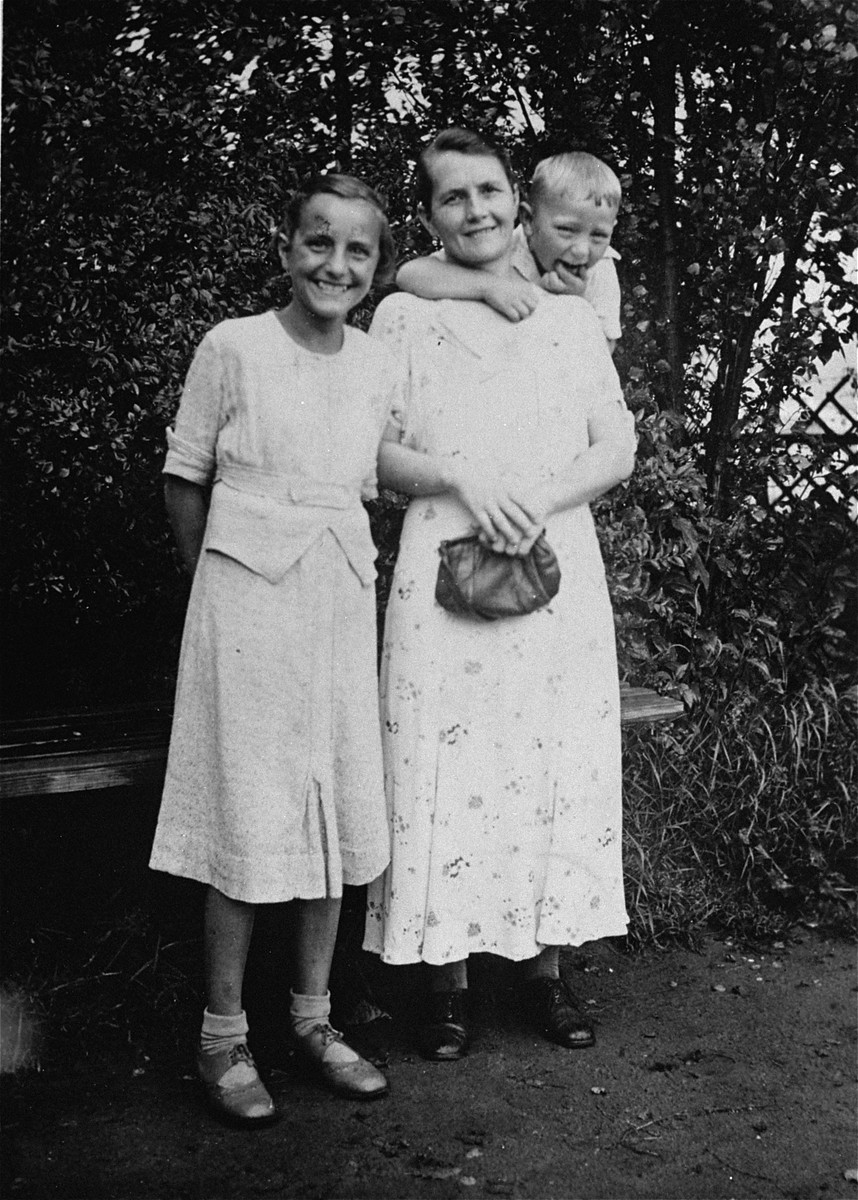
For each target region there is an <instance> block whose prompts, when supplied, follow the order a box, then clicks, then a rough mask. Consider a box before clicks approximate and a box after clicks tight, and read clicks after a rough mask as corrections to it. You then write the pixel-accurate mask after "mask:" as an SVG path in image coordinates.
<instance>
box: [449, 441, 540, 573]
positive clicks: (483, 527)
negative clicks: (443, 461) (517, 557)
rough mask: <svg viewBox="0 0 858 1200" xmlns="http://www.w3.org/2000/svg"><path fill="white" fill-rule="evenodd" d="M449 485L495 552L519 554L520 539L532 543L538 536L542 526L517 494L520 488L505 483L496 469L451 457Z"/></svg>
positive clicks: (521, 541)
mask: <svg viewBox="0 0 858 1200" xmlns="http://www.w3.org/2000/svg"><path fill="white" fill-rule="evenodd" d="M449 486H450V490H451V491H452V492H454V493H455V495H457V496H458V498H459V499H460V500H461V502H462V503H463V504H464V505H465V507H466V508H467V509H468V510H469V512H470V513H471V514H472V516H473V518H474V521H475V522H476V525H477V529H478V531H479V533H480V534H481V536H482V538H483V540H484V542H485V543H486V545H489V546H491V547H492V549H493V550H496V551H497V552H498V553H504V554H518V553H520V552H521V551H520V550H519V549H518V547H519V546H521V545H522V543H523V542H525V541H527V540H530V544H531V545H532V544H533V541H535V539H536V538H537V537H538V536H539V532H540V530H541V528H542V526H541V525H540V524H538V523H537V521H536V520H534V516H533V514H531V513H530V512H529V511H528V508H527V506H526V503H525V502H524V501H523V499H522V498H520V496H519V495H517V493H520V491H521V489H520V488H517V487H515V485H513V484H510V483H508V482H506V481H505V480H504V478H503V476H502V475H501V474H500V473H499V472H497V471H494V470H492V469H491V468H487V467H484V466H480V465H477V464H474V463H472V462H469V461H467V460H464V459H454V460H453V461H452V463H451V465H450V471H449ZM538 516H539V514H538V513H537V517H538Z"/></svg>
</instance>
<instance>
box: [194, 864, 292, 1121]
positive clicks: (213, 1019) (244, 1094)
mask: <svg viewBox="0 0 858 1200" xmlns="http://www.w3.org/2000/svg"><path fill="white" fill-rule="evenodd" d="M255 914H256V908H255V906H254V905H253V904H246V903H245V902H244V901H242V900H233V899H232V898H231V897H229V896H225V895H224V894H223V892H219V891H218V890H217V888H213V887H210V888H209V889H208V892H207V893H206V907H205V917H204V941H205V970H206V1010H205V1012H204V1013H203V1027H202V1031H201V1033H200V1047H199V1054H198V1056H197V1066H198V1070H199V1074H200V1078H201V1079H202V1081H203V1084H204V1086H205V1089H206V1093H207V1095H208V1099H209V1103H210V1104H211V1106H212V1107H213V1108H214V1110H215V1111H216V1112H217V1113H218V1114H219V1115H220V1116H221V1117H225V1118H226V1119H228V1120H230V1121H232V1122H235V1123H238V1124H242V1125H259V1124H267V1123H269V1122H270V1121H273V1120H275V1119H276V1117H277V1111H276V1109H275V1107H274V1101H273V1100H272V1099H271V1097H270V1095H269V1094H268V1092H267V1090H266V1088H265V1087H264V1085H263V1083H262V1080H261V1079H260V1078H259V1073H258V1071H257V1070H256V1064H255V1063H254V1061H253V1057H252V1055H251V1053H250V1051H249V1050H248V1048H247V1017H246V1016H245V1013H244V1009H243V1008H242V999H241V991H242V984H243V982H244V967H245V963H246V962H247V951H248V949H249V947H250V937H251V934H252V933H253V919H254V916H255Z"/></svg>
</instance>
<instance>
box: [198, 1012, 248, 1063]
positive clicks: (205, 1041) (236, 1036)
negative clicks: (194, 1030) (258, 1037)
mask: <svg viewBox="0 0 858 1200" xmlns="http://www.w3.org/2000/svg"><path fill="white" fill-rule="evenodd" d="M246 1041H247V1014H246V1013H245V1012H244V1010H243V1009H242V1011H241V1012H240V1013H226V1014H223V1013H212V1012H209V1010H208V1009H205V1010H204V1011H203V1027H202V1030H201V1032H200V1050H201V1052H202V1053H203V1054H218V1053H219V1052H220V1051H221V1050H228V1049H229V1048H230V1047H231V1046H237V1045H239V1043H240V1042H246Z"/></svg>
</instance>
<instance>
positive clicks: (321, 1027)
mask: <svg viewBox="0 0 858 1200" xmlns="http://www.w3.org/2000/svg"><path fill="white" fill-rule="evenodd" d="M296 905H297V909H298V914H297V927H296V939H295V940H296V945H295V982H296V984H297V987H296V989H295V991H293V992H292V1005H291V1008H290V1012H289V1015H290V1019H291V1022H292V1030H293V1032H294V1034H295V1037H296V1039H297V1042H298V1046H299V1048H300V1049H301V1051H302V1052H303V1054H304V1056H305V1057H306V1059H307V1060H308V1061H309V1062H310V1063H312V1065H313V1066H314V1067H315V1069H316V1070H318V1071H319V1073H320V1074H321V1076H322V1078H323V1079H324V1080H325V1082H326V1083H328V1084H329V1085H330V1087H331V1088H333V1090H334V1091H336V1092H339V1093H340V1094H341V1095H344V1096H349V1097H350V1098H352V1099H357V1100H371V1099H375V1098H376V1097H377V1096H383V1095H384V1094H385V1092H386V1091H387V1080H386V1079H385V1077H384V1075H382V1073H381V1071H378V1070H377V1069H376V1068H375V1067H374V1066H373V1065H372V1064H371V1063H368V1062H367V1061H366V1059H363V1058H361V1056H360V1055H359V1054H357V1053H356V1052H355V1051H354V1050H352V1048H351V1046H348V1045H346V1043H345V1042H344V1041H343V1037H342V1034H341V1033H338V1032H337V1030H336V1029H334V1028H333V1026H332V1025H331V1021H330V1016H331V993H330V992H329V990H328V980H329V978H330V973H331V960H332V959H333V956H334V944H335V943H336V940H337V925H338V922H339V917H340V900H339V899H333V898H330V897H329V898H327V899H324V900H298V901H296Z"/></svg>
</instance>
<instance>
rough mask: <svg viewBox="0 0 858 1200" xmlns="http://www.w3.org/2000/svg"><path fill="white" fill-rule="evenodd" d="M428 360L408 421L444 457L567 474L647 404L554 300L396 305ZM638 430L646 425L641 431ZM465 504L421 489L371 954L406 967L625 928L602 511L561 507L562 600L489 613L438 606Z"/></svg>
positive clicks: (404, 353) (396, 665)
mask: <svg viewBox="0 0 858 1200" xmlns="http://www.w3.org/2000/svg"><path fill="white" fill-rule="evenodd" d="M370 332H371V333H372V334H373V335H374V336H376V337H379V338H381V339H382V340H383V341H385V342H387V343H388V344H389V345H391V346H392V347H393V348H394V349H395V350H396V352H397V353H398V355H399V356H400V358H401V359H402V360H404V365H406V367H407V372H408V385H407V389H406V391H407V396H406V400H405V402H404V403H403V406H402V409H401V411H399V412H398V414H397V417H396V423H397V425H398V427H399V436H400V438H401V440H403V442H405V443H406V444H408V445H409V446H411V447H412V448H414V449H417V450H422V451H425V452H429V453H437V454H446V455H453V454H457V453H466V454H467V455H468V456H469V457H470V458H472V459H474V458H480V457H483V458H485V459H486V460H488V461H491V462H493V463H494V464H496V465H499V466H501V467H504V468H505V469H507V470H509V471H511V472H513V473H516V472H517V473H520V475H521V476H522V477H523V478H524V479H527V480H529V481H531V482H532V481H536V480H542V479H548V478H551V477H553V476H556V475H558V474H559V473H561V472H562V471H563V469H564V467H565V466H568V464H569V463H570V462H571V461H572V460H573V459H574V458H575V457H576V456H577V455H578V454H580V453H581V452H582V451H584V450H585V449H586V448H587V446H588V445H589V436H588V426H587V421H588V417H589V416H590V414H591V413H592V412H593V411H594V410H595V409H597V408H598V407H599V406H602V405H607V406H611V405H620V406H622V407H623V409H624V411H625V406H624V403H623V398H622V392H621V389H620V385H619V381H618V379H617V375H616V371H615V370H614V367H613V364H612V362H611V358H610V354H609V353H608V350H607V346H606V343H605V338H604V335H603V333H602V332H601V329H600V327H599V323H598V320H597V318H596V317H595V315H594V313H593V312H592V309H591V308H590V307H589V305H588V304H587V303H586V302H585V301H583V300H578V299H573V298H569V297H553V296H548V295H546V296H545V297H543V299H542V301H541V302H540V305H539V307H538V308H537V310H536V312H535V313H534V314H533V315H532V316H531V317H529V318H528V320H527V321H524V322H521V323H520V324H518V325H513V324H511V323H509V322H507V321H505V320H504V318H502V317H500V316H498V315H497V314H496V313H494V312H492V311H491V310H490V309H489V308H488V307H487V306H485V305H482V304H476V303H471V302H464V301H441V302H431V301H425V300H419V299H417V298H415V297H412V296H407V295H395V296H392V297H389V298H388V299H386V300H384V301H383V302H382V304H381V305H380V306H379V308H378V310H377V312H376V315H375V319H374V321H373V326H372V329H371V331H370ZM623 425H624V427H625V428H626V429H627V430H628V436H629V438H630V439H632V440H633V437H634V434H633V422H632V419H631V417H630V415H628V414H627V415H626V419H625V420H624V422H623ZM471 529H472V523H471V519H470V515H469V514H468V512H467V511H466V510H465V509H464V508H463V507H462V505H461V504H460V503H459V502H458V501H457V500H456V499H455V498H453V497H452V496H448V495H443V496H432V497H425V498H418V499H414V500H412V502H411V504H410V506H409V509H408V512H407V514H406V519H405V524H404V529H403V534H402V541H401V546H400V552H399V558H398V562H397V565H396V569H395V573H394V578H393V583H392V589H391V598H390V603H389V607H388V612H387V619H386V628H385V635H384V647H383V659H382V672H381V709H382V743H383V749H384V761H385V785H386V794H387V805H388V818H389V821H390V829H391V838H392V855H391V862H390V866H389V867H388V869H387V871H386V873H385V875H384V876H383V877H382V879H381V880H379V881H377V882H376V883H375V884H373V885H371V887H370V892H369V902H368V910H367V922H366V935H365V942H364V945H365V948H366V949H367V950H370V951H373V952H375V953H377V954H380V955H381V957H382V958H383V959H384V961H386V962H389V963H413V962H419V961H424V962H428V963H432V964H441V963H445V962H451V961H455V960H458V959H463V958H467V956H468V955H469V954H471V953H476V952H490V953H494V954H499V955H502V956H504V957H506V958H509V959H513V960H521V959H526V958H530V957H533V956H534V955H536V954H538V953H539V952H540V951H541V949H542V948H543V947H545V946H548V945H580V944H581V943H583V942H586V941H589V940H591V939H593V938H599V937H605V936H610V935H617V934H622V933H624V932H625V929H626V925H627V915H626V911H625V906H624V901H623V877H622V838H621V768H620V705H619V687H618V675H617V664H616V653H615V644H614V627H613V617H612V612H611V607H610V601H609V598H608V593H607V589H606V585H605V573H604V568H603V564H602V560H601V555H600V551H599V546H598V542H597V539H596V533H595V529H594V525H593V520H592V517H591V514H590V510H589V507H587V506H583V507H579V508H576V509H572V510H568V511H565V512H562V513H558V514H556V515H554V516H552V517H551V518H550V519H549V521H548V523H547V527H546V533H547V538H548V541H549V543H550V544H551V546H552V547H553V549H554V551H555V553H556V554H557V557H558V559H559V562H560V566H561V571H562V580H561V584H560V591H559V593H558V595H557V597H556V598H555V599H554V600H553V601H552V602H551V604H550V605H549V606H548V607H547V608H546V609H543V610H541V611H539V612H537V613H533V614H531V615H529V616H523V617H515V618H510V619H505V620H500V621H496V622H484V621H481V620H479V619H474V618H472V617H468V616H460V615H453V614H451V613H448V612H447V611H446V610H444V609H442V608H441V607H440V606H439V605H438V604H437V603H436V602H435V599H434V589H435V579H436V575H437V568H438V545H439V542H440V541H441V540H442V539H444V538H450V537H457V536H461V535H463V534H465V533H468V532H470V531H471Z"/></svg>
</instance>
